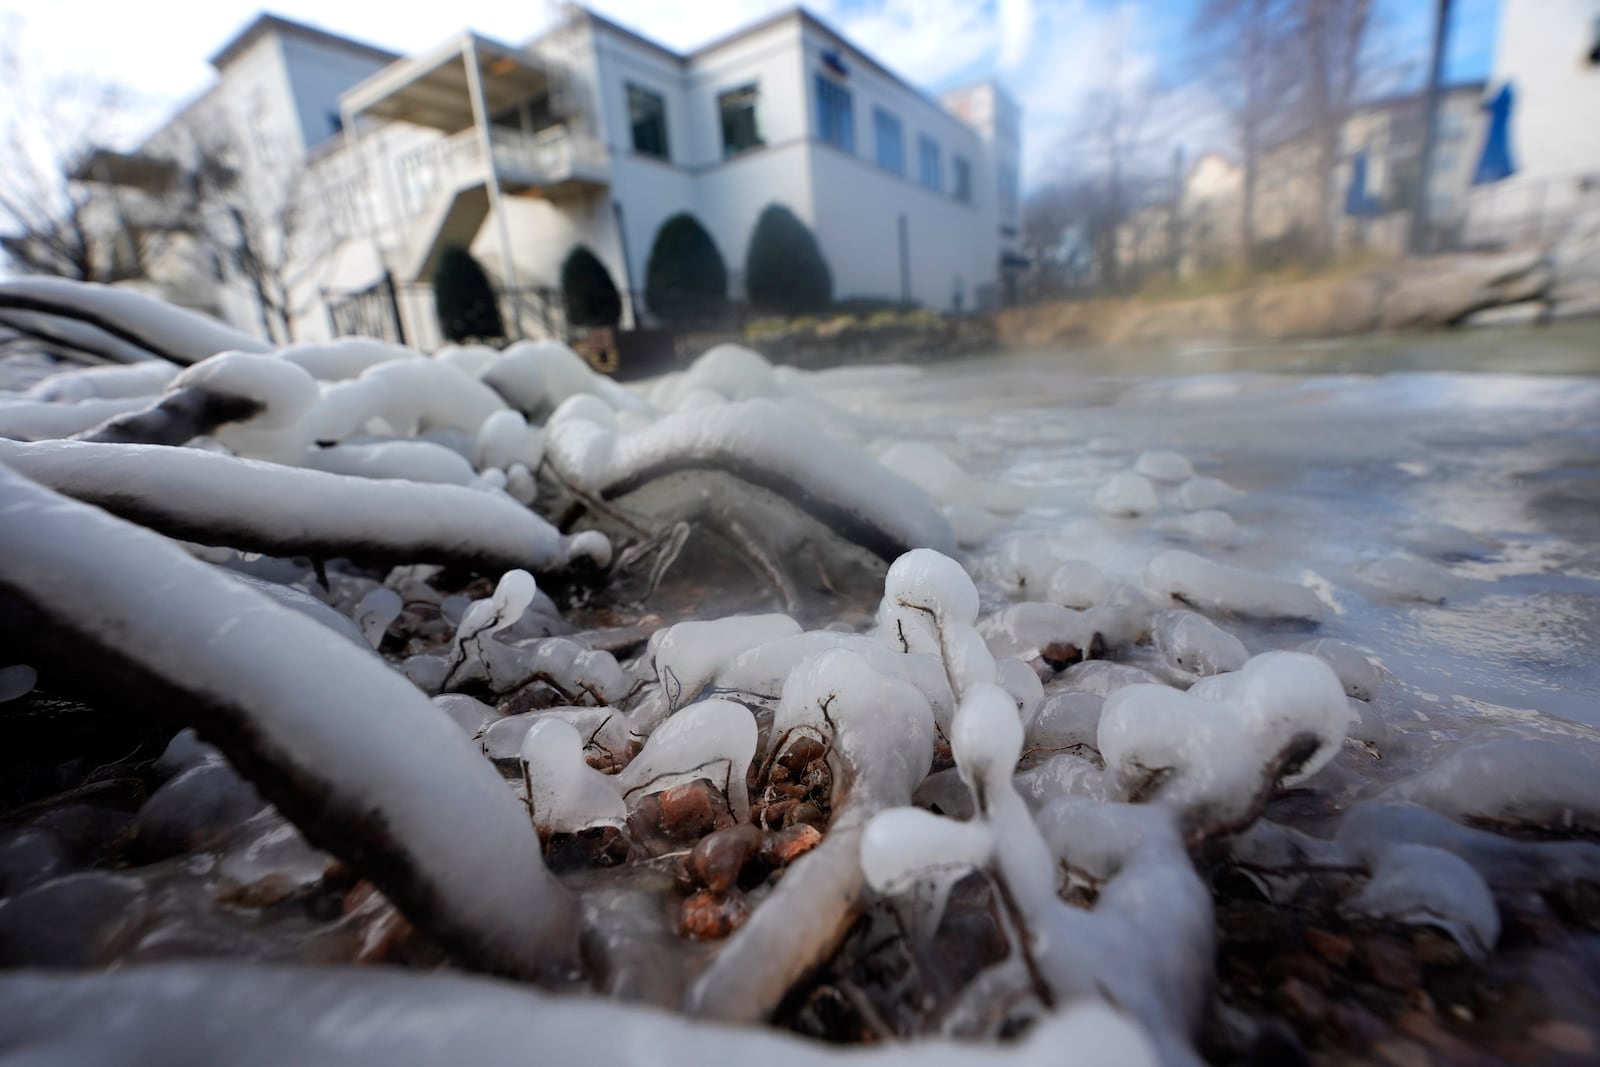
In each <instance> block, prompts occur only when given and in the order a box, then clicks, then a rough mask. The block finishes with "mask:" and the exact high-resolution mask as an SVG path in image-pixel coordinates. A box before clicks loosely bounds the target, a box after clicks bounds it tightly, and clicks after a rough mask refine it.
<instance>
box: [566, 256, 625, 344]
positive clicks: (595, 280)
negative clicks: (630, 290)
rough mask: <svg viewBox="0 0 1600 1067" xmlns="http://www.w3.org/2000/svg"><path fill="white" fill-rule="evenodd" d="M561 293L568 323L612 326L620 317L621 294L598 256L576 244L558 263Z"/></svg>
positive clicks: (620, 319)
mask: <svg viewBox="0 0 1600 1067" xmlns="http://www.w3.org/2000/svg"><path fill="white" fill-rule="evenodd" d="M561 293H562V295H563V296H564V297H565V299H566V303H567V323H568V324H569V325H572V326H615V325H616V324H617V323H619V322H621V321H622V296H621V294H620V293H618V292H617V286H616V283H615V282H613V281H612V280H611V272H610V271H608V270H606V265H605V264H604V263H602V262H600V257H599V256H597V255H595V254H594V253H593V252H591V251H589V246H588V245H579V246H578V247H577V248H574V249H573V250H572V251H571V252H570V253H569V254H568V255H567V259H566V262H564V263H562V264H561Z"/></svg>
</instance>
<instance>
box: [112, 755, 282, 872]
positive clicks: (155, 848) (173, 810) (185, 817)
mask: <svg viewBox="0 0 1600 1067" xmlns="http://www.w3.org/2000/svg"><path fill="white" fill-rule="evenodd" d="M265 806H266V804H265V802H264V801H263V800H262V799H261V797H260V796H259V795H258V794H257V793H256V791H255V789H254V788H252V787H251V785H250V783H248V782H246V781H245V780H244V779H243V778H241V777H239V774H238V772H237V771H235V770H234V769H233V768H232V767H230V766H228V765H227V764H226V763H202V764H200V765H199V766H196V767H191V768H189V769H188V770H187V771H184V772H183V773H181V774H179V775H178V776H177V777H176V778H174V779H172V780H171V781H170V782H168V783H167V784H166V785H163V786H162V787H161V788H160V789H158V790H156V791H155V793H154V794H153V795H152V796H151V797H150V799H149V801H147V802H146V803H145V806H144V807H142V808H140V809H139V815H138V817H137V818H136V819H135V820H134V826H133V833H134V841H133V852H134V855H135V856H136V857H137V858H139V859H141V860H143V861H145V862H150V861H152V860H158V859H163V858H165V857H167V856H174V855H179V854H182V853H185V852H193V851H196V850H197V849H202V848H207V847H209V846H211V845H215V844H218V843H220V842H221V841H222V840H223V839H224V838H226V837H227V836H228V834H229V833H230V832H232V831H233V830H235V829H237V828H238V827H239V826H241V825H243V824H244V823H245V822H246V821H247V820H248V819H249V818H250V817H251V816H252V815H255V814H256V813H257V812H259V811H260V810H261V809H262V808H263V807H265Z"/></svg>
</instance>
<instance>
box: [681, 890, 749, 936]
mask: <svg viewBox="0 0 1600 1067" xmlns="http://www.w3.org/2000/svg"><path fill="white" fill-rule="evenodd" d="M749 917H750V905H748V904H746V903H745V901H744V898H743V897H742V896H740V895H739V894H738V893H731V894H728V895H726V896H725V895H723V894H720V893H713V892H712V891H711V890H709V889H702V890H700V891H699V892H698V893H695V894H693V895H692V896H690V897H689V898H688V899H687V900H685V901H684V902H683V906H682V907H681V909H680V910H679V912H678V931H679V933H681V934H682V935H683V936H684V937H687V938H689V939H690V940H692V941H716V940H720V939H721V938H724V937H727V936H728V935H729V934H731V933H733V932H734V931H735V930H737V929H738V928H739V927H740V926H742V925H744V921H745V920H746V919H747V918H749Z"/></svg>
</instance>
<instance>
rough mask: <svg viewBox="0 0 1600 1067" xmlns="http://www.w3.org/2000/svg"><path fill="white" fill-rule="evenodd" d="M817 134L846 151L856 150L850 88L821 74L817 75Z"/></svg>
mask: <svg viewBox="0 0 1600 1067" xmlns="http://www.w3.org/2000/svg"><path fill="white" fill-rule="evenodd" d="M817 134H818V136H820V137H821V138H822V139H823V140H824V141H827V142H828V143H829V144H831V145H834V146H835V147H837V148H842V149H844V150H845V151H846V152H854V151H855V150H856V123H855V115H854V113H853V112H852V110H851V107H850V90H849V89H846V88H845V87H844V86H842V85H837V84H835V83H834V82H833V81H831V80H830V79H828V78H826V77H824V76H823V75H821V74H818V75H817Z"/></svg>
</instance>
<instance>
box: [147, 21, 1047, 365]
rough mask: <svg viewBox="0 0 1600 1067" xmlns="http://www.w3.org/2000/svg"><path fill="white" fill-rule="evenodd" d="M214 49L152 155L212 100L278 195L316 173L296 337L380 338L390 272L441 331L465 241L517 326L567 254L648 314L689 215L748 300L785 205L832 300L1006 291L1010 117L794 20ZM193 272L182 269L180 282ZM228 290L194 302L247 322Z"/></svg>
mask: <svg viewBox="0 0 1600 1067" xmlns="http://www.w3.org/2000/svg"><path fill="white" fill-rule="evenodd" d="M213 63H214V65H215V66H216V67H217V71H218V83H217V85H216V87H214V88H213V89H212V90H211V91H210V92H208V93H207V94H206V95H205V96H204V97H202V99H201V100H200V101H197V102H196V104H195V105H192V106H191V107H190V108H188V109H186V110H185V112H184V113H182V114H180V115H179V116H178V118H176V119H175V120H174V122H173V124H172V125H171V126H169V127H168V128H167V129H164V130H163V131H162V132H161V133H159V134H157V136H156V137H154V138H152V140H151V142H150V144H149V145H147V147H146V152H147V154H155V155H169V156H170V155H174V154H177V155H180V156H181V155H182V153H181V151H179V150H177V149H175V148H174V146H175V145H176V144H177V143H179V142H181V141H182V140H183V139H184V138H185V136H187V135H186V134H185V133H183V132H181V131H183V130H184V129H186V128H191V127H193V126H195V125H196V123H197V118H198V115H199V113H200V112H202V111H205V112H208V113H209V115H210V117H208V118H207V119H206V122H207V123H214V122H216V121H218V119H217V116H224V117H226V119H227V120H228V121H230V122H232V123H234V124H235V126H234V128H235V130H236V131H237V132H238V133H239V135H240V140H242V141H245V142H246V143H247V144H248V145H249V146H250V148H249V151H250V158H249V160H248V162H249V163H250V167H251V169H253V170H256V171H259V172H260V173H261V174H264V175H269V176H270V180H266V181H264V182H263V183H262V184H263V185H264V186H267V187H271V189H275V190H281V189H283V188H284V184H285V182H286V181H288V180H289V179H290V178H291V177H293V176H294V174H295V172H296V171H301V172H304V173H306V174H307V175H309V180H303V181H296V182H293V183H292V185H293V191H294V193H295V195H297V196H300V197H301V198H302V199H301V200H300V201H299V203H300V204H301V207H300V209H299V210H300V214H299V215H298V221H299V223H300V225H299V226H298V227H296V233H295V236H294V241H295V245H296V248H295V258H296V262H297V267H298V266H304V267H305V268H306V269H305V270H303V271H298V272H297V273H296V276H295V277H294V279H293V285H294V288H295V290H296V295H295V298H294V300H292V301H290V303H292V304H293V305H294V321H293V326H294V334H295V336H296V337H297V338H299V339H307V338H315V337H318V336H326V335H327V334H328V333H330V332H332V331H334V330H336V329H345V330H348V329H356V328H362V329H367V330H371V329H374V328H381V327H383V326H384V320H386V319H390V320H392V318H393V316H392V315H391V312H390V309H391V307H392V306H393V305H392V304H391V303H390V301H389V299H388V296H387V290H385V289H383V288H381V287H380V288H376V289H375V288H374V286H378V285H379V283H380V282H382V280H383V279H384V278H385V276H386V275H387V277H388V278H391V279H393V282H394V292H395V293H396V297H395V300H394V302H393V303H394V304H398V306H399V309H400V313H399V319H400V320H401V325H402V328H403V330H404V333H405V337H406V339H407V340H408V341H410V342H411V343H414V344H419V345H423V346H428V345H432V344H436V343H438V341H439V337H438V334H437V329H436V326H435V324H434V322H433V313H432V304H431V296H430V295H429V294H428V292H427V291H426V285H427V283H428V282H429V280H430V279H431V277H432V273H433V268H434V267H435V265H436V264H437V262H438V258H439V255H440V254H441V252H442V251H443V250H444V249H445V248H446V247H448V246H449V245H452V244H458V245H464V246H467V247H470V248H471V250H472V251H473V253H474V254H475V255H476V256H477V257H478V258H479V260H480V261H481V262H482V263H483V264H484V266H485V267H486V269H487V270H488V271H489V273H490V274H491V275H492V276H493V277H494V278H495V279H496V281H497V282H498V283H499V284H500V285H501V286H502V287H503V288H504V289H506V290H507V299H506V301H505V303H506V305H507V310H508V311H509V312H513V313H514V318H515V319H516V320H518V326H517V327H516V329H517V332H520V333H523V334H538V333H540V332H542V331H543V330H544V329H546V328H549V327H550V326H551V325H552V324H553V323H554V322H555V316H554V315H553V314H552V305H553V304H555V303H557V302H558V301H557V300H555V299H554V298H553V297H552V291H553V290H555V288H556V287H557V286H558V285H559V273H560V266H561V263H562V262H563V260H564V259H565V258H566V256H567V255H568V254H569V253H570V252H571V251H572V249H573V248H574V247H576V246H577V245H579V244H585V245H587V246H589V247H590V248H591V249H592V250H593V251H594V252H595V253H596V254H597V255H598V256H599V257H600V259H601V261H602V262H604V263H605V265H606V266H607V268H608V269H609V270H610V272H611V274H612V277H613V279H614V281H615V282H616V285H617V287H618V288H619V289H621V290H624V292H625V293H631V294H632V295H633V298H634V305H635V308H636V310H638V311H639V312H643V313H644V317H645V318H646V319H648V309H647V308H646V307H645V299H644V293H643V292H642V290H643V287H644V277H645V266H646V262H647V260H648V258H649V255H650V250H651V246H652V243H653V241H654V239H655V236H656V232H657V230H658V229H659V228H660V226H661V224H662V223H663V222H664V221H665V220H666V219H668V218H670V217H671V216H673V215H676V214H678V213H680V212H689V213H690V214H692V215H694V216H695V217H696V218H697V219H698V220H699V221H700V223H701V224H702V225H703V226H704V227H705V228H706V230H707V231H708V232H709V233H710V234H711V236H712V238H713V240H714V241H715V243H716V244H717V246H718V248H719V250H720V252H721V254H722V257H723V259H724V261H725V263H726V264H727V267H728V270H729V273H730V276H731V277H732V278H733V280H734V281H733V290H734V291H733V292H732V293H731V294H730V295H731V296H732V297H733V298H734V299H739V298H740V297H741V296H742V291H741V289H740V282H741V277H740V276H741V273H742V269H743V263H744V258H745V253H746V248H747V245H748V241H749V237H750V234H751V231H752V229H753V227H754V225H755V221H756V218H757V216H758V215H759V214H760V212H761V211H762V209H763V208H765V207H766V206H767V205H768V204H772V203H778V204H782V205H784V206H786V207H788V208H789V209H790V210H792V211H793V212H794V213H795V214H796V215H797V216H798V217H799V218H800V219H801V220H802V221H804V222H805V223H806V224H807V225H808V226H810V227H811V229H812V230H813V232H814V233H815V234H816V236H817V239H818V242H819V244H820V245H821V248H822V251H823V254H824V256H825V257H826V259H827V260H828V263H829V265H830V267H831V269H832V272H833V279H834V294H835V297H836V298H840V299H843V298H850V297H881V298H888V299H894V300H899V299H910V300H915V301H917V302H919V303H921V304H923V305H925V306H928V307H932V308H936V309H941V310H944V309H961V308H966V309H971V308H973V307H975V306H979V305H983V304H991V303H993V302H995V301H997V300H998V299H999V296H1000V293H1001V289H1000V282H1001V277H1002V262H1003V260H1004V261H1006V262H1010V261H1013V260H1015V258H1016V254H1015V251H1014V245H1015V236H1016V232H1017V210H1018V207H1017V188H1016V184H1017V174H1018V171H1019V162H1020V160H1019V156H1020V145H1019V143H1018V134H1017V130H1018V113H1017V109H1016V106H1015V105H1014V104H1013V103H1012V102H1011V101H1010V100H1009V99H1008V98H1007V97H1006V96H1005V94H1004V93H1003V91H1001V90H1000V89H998V88H997V87H995V86H993V85H991V84H984V85H980V86H975V87H972V88H969V89H965V90H962V91H960V92H958V93H953V94H950V95H949V96H947V97H946V102H945V103H941V102H940V101H937V100H934V99H933V98H931V97H929V96H927V95H925V94H924V93H922V92H921V91H919V90H917V89H916V88H914V87H912V86H910V85H908V84H907V83H906V82H905V81H903V80H902V79H900V78H899V77H897V76H895V75H894V74H893V73H891V72H890V71H888V70H887V69H885V68H884V67H883V66H882V65H881V64H879V63H878V62H876V61H875V60H874V59H872V57H871V56H869V55H868V54H866V53H865V52H863V51H861V50H860V49H858V48H856V47H855V46H853V45H852V44H850V43H849V42H848V41H845V40H844V39H843V38H842V37H840V36H839V35H838V34H837V33H835V32H834V31H832V30H831V29H829V28H828V27H827V26H825V25H824V24H823V23H821V22H820V21H818V20H817V19H816V18H814V17H813V16H811V15H810V14H808V13H807V12H805V11H803V10H799V9H795V10H791V11H787V12H784V13H782V14H779V15H777V16H774V17H772V18H769V19H767V20H765V21H762V22H760V23H757V24H755V25H753V26H750V27H747V28H746V29H744V30H741V31H739V32H737V33H735V34H733V35H731V36H729V37H726V38H724V39H722V40H719V41H717V42H715V43H713V44H710V45H707V46H706V47H704V48H701V49H699V50H697V51H695V52H693V53H691V54H688V55H683V54H679V53H676V52H673V51H671V50H669V49H667V48H665V47H663V46H661V45H659V44H657V43H655V42H652V41H650V40H647V39H645V38H644V37H641V36H640V35H638V34H636V33H634V32H632V31H630V30H627V29H625V28H623V27H621V26H619V25H617V24H615V23H613V22H611V21H609V20H607V19H605V18H602V17H601V16H599V15H596V14H594V13H592V12H589V11H586V10H584V9H581V8H571V9H569V10H568V11H567V12H566V13H565V15H564V17H563V18H562V19H561V20H560V21H559V23H558V24H557V25H556V26H555V28H553V29H551V30H550V31H549V32H546V33H544V34H542V35H541V36H539V37H537V38H535V39H534V40H532V41H530V42H528V43H527V44H525V45H523V46H521V47H514V46H510V45H505V44H501V43H498V42H494V41H490V40H487V39H485V38H483V37H481V36H478V35H476V34H472V33H463V34H461V35H459V36H457V37H455V38H453V39H451V40H449V41H446V42H444V43H443V44H441V45H439V46H438V47H437V48H434V49H432V50H430V51H428V52H425V53H422V54H420V55H416V56H412V57H407V58H395V57H392V56H390V55H388V54H387V53H384V52H382V51H381V50H379V49H374V48H372V47H370V46H368V45H365V44H362V43H360V42H356V41H350V40H347V39H344V38H339V37H336V36H333V35H330V34H325V33H322V32H321V31H316V30H312V29H309V28H307V27H303V26H299V25H297V24H295V23H291V22H288V21H286V20H283V19H278V18H274V17H272V16H262V17H261V18H260V19H258V20H257V21H256V22H255V23H252V25H251V26H250V27H249V28H247V29H246V30H245V31H244V32H243V33H242V34H241V35H240V36H239V37H238V38H236V39H235V40H234V41H233V42H230V43H229V44H228V45H227V46H225V47H224V48H223V49H222V51H221V52H219V53H218V56H217V57H216V58H215V59H214V60H213ZM223 102H225V103H226V106H222V104H223ZM336 131H337V132H338V135H337V136H335V133H336ZM262 195H263V196H267V197H268V199H270V198H271V193H270V192H267V193H263V194H262ZM197 284H199V279H198V278H197V277H196V276H195V272H193V271H190V272H189V274H188V275H186V276H184V277H183V278H182V279H177V278H174V279H172V284H171V285H169V286H168V288H169V289H171V288H177V287H182V288H189V289H192V288H193V287H194V286H196V285H197ZM232 288H233V289H234V290H235V293H234V295H233V296H231V297H228V298H225V299H220V300H209V301H208V300H205V299H195V298H194V297H192V296H191V297H190V298H189V300H188V302H190V303H199V304H202V305H206V304H209V305H211V306H214V307H216V308H217V309H218V310H220V311H221V312H222V313H224V314H225V315H226V316H227V317H228V318H230V319H232V320H233V321H234V322H235V323H236V324H238V325H240V326H242V327H245V328H255V329H257V330H259V329H260V328H261V319H262V316H260V315H259V314H257V313H255V311H254V310H247V309H246V307H247V305H249V304H250V299H249V297H250V293H249V292H248V291H242V290H243V289H244V287H241V286H240V285H238V284H237V280H235V284H234V285H233V286H232ZM353 293H365V294H366V295H365V296H362V297H358V298H357V297H352V296H351V295H350V294H353ZM336 317H337V319H338V320H339V321H337V322H336V321H335V319H336Z"/></svg>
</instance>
